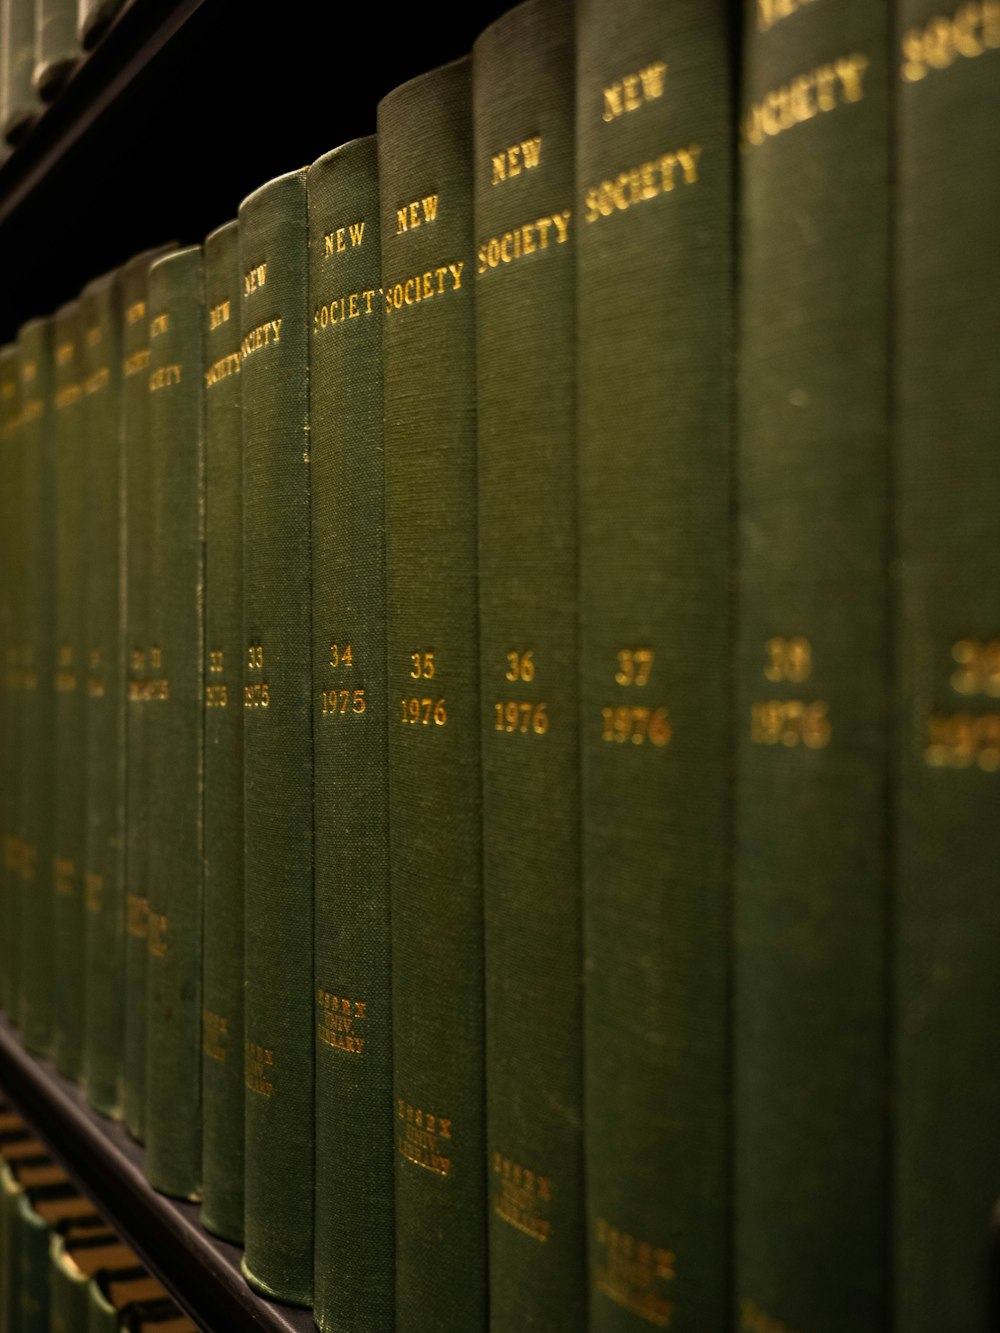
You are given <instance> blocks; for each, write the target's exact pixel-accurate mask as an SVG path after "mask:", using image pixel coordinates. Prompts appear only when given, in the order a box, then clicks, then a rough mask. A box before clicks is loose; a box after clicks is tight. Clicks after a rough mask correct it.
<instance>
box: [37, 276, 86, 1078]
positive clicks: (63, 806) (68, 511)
mask: <svg viewBox="0 0 1000 1333" xmlns="http://www.w3.org/2000/svg"><path fill="white" fill-rule="evenodd" d="M82 342H83V321H82V318H81V313H80V306H79V303H78V302H76V301H73V302H71V303H70V304H69V305H66V306H63V307H62V309H61V310H60V311H59V312H58V313H57V314H56V317H55V328H54V351H55V370H54V390H55V397H54V402H55V413H54V423H53V427H54V432H55V448H56V468H57V488H56V489H57V503H56V532H57V538H56V561H57V570H58V576H57V587H56V660H55V695H56V708H55V724H56V773H57V781H56V788H55V800H54V802H53V803H52V807H51V808H52V813H53V827H54V834H55V836H54V844H55V845H54V849H53V850H54V858H53V866H52V870H51V873H52V876H53V882H54V891H55V898H54V903H53V912H54V917H53V933H52V964H53V991H52V998H53V1043H54V1044H53V1050H54V1056H55V1062H56V1067H57V1069H58V1070H59V1072H60V1073H62V1074H65V1075H66V1077H67V1078H78V1077H79V1075H80V1061H81V1055H82V1049H83V1013H84V1007H85V1004H86V997H85V995H84V982H85V972H84V966H83V962H84V952H83V948H82V947H81V945H82V941H83V936H84V922H85V914H84V896H83V869H84V867H83V861H84V851H85V840H86V814H87V804H86V802H87V792H86V768H85V763H84V755H85V750H86V712H85V699H86V696H85V687H86V649H87V616H86V603H85V596H84V570H85V568H86V565H85V562H84V558H83V555H84V534H85V530H86V529H85V511H86V503H85V493H86V492H85V478H86V471H87V460H86V440H85V437H84V433H83V386H82V383H81V380H82V375H83V358H82ZM40 882H41V883H44V875H43V876H42V878H41V879H40Z"/></svg>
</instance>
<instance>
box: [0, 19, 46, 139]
mask: <svg viewBox="0 0 1000 1333" xmlns="http://www.w3.org/2000/svg"><path fill="white" fill-rule="evenodd" d="M34 63H35V0H0V135H2V136H3V139H4V141H5V142H6V143H8V144H11V145H13V144H17V143H20V141H21V140H22V139H23V138H24V136H25V135H26V134H27V132H28V131H29V130H30V129H31V126H32V125H33V123H34V121H35V117H36V116H37V114H38V95H37V93H36V92H35V89H34V86H33V84H32V82H31V72H32V67H33V66H34Z"/></svg>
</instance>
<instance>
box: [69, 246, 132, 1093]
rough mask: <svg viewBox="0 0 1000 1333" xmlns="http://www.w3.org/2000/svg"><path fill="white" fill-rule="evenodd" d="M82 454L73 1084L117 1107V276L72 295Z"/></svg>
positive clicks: (120, 870) (120, 1040)
mask: <svg viewBox="0 0 1000 1333" xmlns="http://www.w3.org/2000/svg"><path fill="white" fill-rule="evenodd" d="M80 310H81V318H82V322H83V349H82V357H81V361H82V365H81V383H82V385H83V435H84V440H85V450H86V458H87V470H86V480H85V502H86V513H85V518H84V550H85V551H86V560H85V562H84V580H85V581H84V610H85V614H86V670H85V689H86V694H87V703H86V713H87V720H86V755H85V759H84V768H85V773H86V777H85V782H86V788H87V816H86V818H87V828H86V841H85V849H86V853H85V858H84V874H83V899H84V905H85V908H86V924H85V935H84V940H83V949H84V970H85V973H86V982H85V986H84V991H85V995H86V1008H85V1011H84V1026H83V1065H82V1080H83V1085H84V1087H85V1089H86V1092H87V1097H88V1099H89V1100H90V1102H91V1104H92V1105H93V1106H94V1107H95V1108H96V1109H97V1110H98V1111H102V1112H103V1113H104V1114H105V1115H117V1114H120V1111H121V1082H122V1066H123V1059H124V1034H125V1009H124V1000H125V994H124V989H123V987H122V961H123V956H124V926H125V902H124V894H123V881H124V870H125V866H124V861H125V764H124V760H125V691H124V650H123V645H122V630H123V624H122V605H121V578H122V525H121V513H120V504H121V449H120V443H119V431H118V426H119V398H120V385H121V286H120V281H119V275H118V273H117V272H115V273H110V274H108V275H107V276H106V277H103V278H98V279H97V280H96V281H94V282H92V283H90V284H89V286H87V287H85V288H84V290H83V293H82V295H81V297H80Z"/></svg>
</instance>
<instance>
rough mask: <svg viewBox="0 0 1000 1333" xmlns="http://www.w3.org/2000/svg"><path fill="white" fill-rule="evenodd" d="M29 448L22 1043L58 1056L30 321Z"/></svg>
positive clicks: (46, 598) (46, 520) (46, 450)
mask: <svg viewBox="0 0 1000 1333" xmlns="http://www.w3.org/2000/svg"><path fill="white" fill-rule="evenodd" d="M18 346H19V349H20V365H21V419H22V431H23V445H24V488H23V491H22V495H23V506H24V529H25V545H24V557H25V559H24V570H23V580H22V588H23V598H24V644H25V667H24V691H23V695H22V699H21V737H22V742H23V747H24V754H23V763H22V766H21V772H22V785H21V817H20V827H21V833H22V839H23V843H22V847H21V858H20V859H21V875H22V878H23V880H24V896H23V911H22V913H21V917H20V922H19V949H20V954H21V958H22V960H23V966H22V969H21V986H20V1005H19V1008H20V1020H21V1035H22V1036H23V1038H24V1043H25V1045H26V1046H27V1047H28V1049H29V1050H31V1051H34V1052H35V1053H36V1054H39V1055H48V1054H49V1053H50V1052H51V1049H52V987H53V957H52V930H53V907H54V904H53V893H52V871H51V867H52V864H53V854H54V844H53V827H52V819H51V800H52V793H53V790H54V788H55V773H56V769H55V745H56V737H55V708H56V701H55V692H54V688H53V686H54V675H55V671H54V664H55V656H56V644H55V605H56V544H57V533H56V524H55V519H56V450H55V440H54V432H53V402H52V393H53V390H52V369H53V367H52V322H51V320H47V319H45V320H33V321H32V322H31V323H30V324H27V325H25V327H24V328H23V329H22V330H21V333H20V335H19V337H18Z"/></svg>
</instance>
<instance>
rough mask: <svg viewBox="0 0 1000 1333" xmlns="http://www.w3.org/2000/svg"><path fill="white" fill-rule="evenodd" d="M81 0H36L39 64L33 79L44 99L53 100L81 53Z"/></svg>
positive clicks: (36, 50)
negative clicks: (78, 20)
mask: <svg viewBox="0 0 1000 1333" xmlns="http://www.w3.org/2000/svg"><path fill="white" fill-rule="evenodd" d="M76 3H77V0H35V67H34V70H33V73H32V82H33V83H34V86H35V91H36V92H37V93H38V96H39V97H40V98H41V99H42V101H43V102H51V101H52V100H53V98H55V97H56V96H57V94H58V93H59V92H60V90H61V89H62V86H63V84H64V83H65V82H66V80H67V79H68V78H69V76H70V74H71V73H72V72H73V66H74V65H75V64H76V62H77V60H78V59H79V57H80V48H79V46H78V44H77V38H76Z"/></svg>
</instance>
